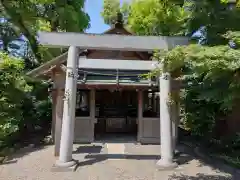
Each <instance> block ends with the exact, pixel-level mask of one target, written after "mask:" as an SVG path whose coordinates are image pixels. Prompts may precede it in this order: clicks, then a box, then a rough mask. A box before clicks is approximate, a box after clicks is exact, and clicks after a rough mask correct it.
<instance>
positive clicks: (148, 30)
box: [128, 0, 188, 36]
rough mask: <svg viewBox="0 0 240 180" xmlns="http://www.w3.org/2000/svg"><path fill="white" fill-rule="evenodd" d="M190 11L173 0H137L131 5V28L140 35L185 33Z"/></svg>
mask: <svg viewBox="0 0 240 180" xmlns="http://www.w3.org/2000/svg"><path fill="white" fill-rule="evenodd" d="M187 18H188V12H187V11H185V10H184V8H183V7H182V6H180V5H179V4H174V3H173V2H172V1H166V0H165V1H162V0H149V1H141V0H135V1H133V2H132V4H131V6H130V13H129V17H128V25H129V28H130V29H131V30H132V31H133V32H135V33H137V34H140V35H165V36H171V35H184V34H185V31H186V27H185V26H186V23H185V22H186V19H187Z"/></svg>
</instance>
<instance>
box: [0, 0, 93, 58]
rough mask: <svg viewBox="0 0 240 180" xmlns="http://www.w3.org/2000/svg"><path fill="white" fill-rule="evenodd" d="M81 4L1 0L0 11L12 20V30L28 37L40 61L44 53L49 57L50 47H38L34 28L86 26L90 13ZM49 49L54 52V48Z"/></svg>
mask: <svg viewBox="0 0 240 180" xmlns="http://www.w3.org/2000/svg"><path fill="white" fill-rule="evenodd" d="M83 6H84V0H73V1H69V0H66V1H65V0H64V1H63V0H24V1H17V0H7V1H6V0H1V1H0V9H1V14H0V15H1V16H2V17H4V18H5V19H6V20H7V21H8V22H10V23H11V24H12V30H13V31H14V33H15V34H17V35H18V36H19V35H24V36H25V37H26V38H27V40H28V41H29V44H30V47H31V50H32V51H33V53H34V55H35V56H36V57H37V59H38V60H39V61H40V60H41V59H43V58H45V56H47V57H48V58H49V51H47V52H46V49H45V48H40V49H39V45H38V41H37V32H38V31H39V30H44V31H71V32H82V31H84V30H85V29H86V28H88V27H89V16H88V15H87V14H86V13H85V12H84V11H83ZM55 51H56V50H55ZM59 52H60V51H59V50H58V51H57V53H59ZM51 53H53V56H55V55H56V53H55V52H54V50H53V52H50V54H51Z"/></svg>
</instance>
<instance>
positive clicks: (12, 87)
mask: <svg viewBox="0 0 240 180" xmlns="http://www.w3.org/2000/svg"><path fill="white" fill-rule="evenodd" d="M0 59H1V63H0V69H1V71H0V104H1V105H0V139H4V138H5V137H6V136H8V135H9V134H11V133H13V132H16V131H17V130H18V128H19V127H18V124H19V122H20V120H21V119H22V111H21V106H22V99H24V98H25V96H26V92H30V91H31V87H30V86H29V85H28V84H27V83H26V81H25V79H24V76H23V68H24V63H23V61H22V60H20V59H17V58H13V57H10V56H8V55H7V54H4V53H0Z"/></svg>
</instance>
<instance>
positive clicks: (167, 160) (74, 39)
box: [39, 32, 188, 169]
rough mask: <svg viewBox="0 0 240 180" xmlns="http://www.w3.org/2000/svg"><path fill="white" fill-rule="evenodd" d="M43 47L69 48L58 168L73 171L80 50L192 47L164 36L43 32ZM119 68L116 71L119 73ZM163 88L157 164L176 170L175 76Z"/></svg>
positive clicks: (162, 81) (165, 79)
mask: <svg viewBox="0 0 240 180" xmlns="http://www.w3.org/2000/svg"><path fill="white" fill-rule="evenodd" d="M39 41H40V44H42V45H45V46H50V47H52V46H55V47H56V46H57V47H69V50H68V58H67V72H66V83H65V99H64V107H63V121H62V132H61V142H60V154H59V159H58V160H57V162H56V166H58V167H66V168H70V167H73V166H75V165H76V162H75V161H74V160H73V158H72V147H73V136H74V122H75V106H76V89H77V75H78V68H79V67H81V60H79V57H78V52H79V49H94V50H124V51H145V52H152V51H153V50H158V49H159V50H161V49H164V50H169V49H172V48H174V47H175V46H177V45H186V44H188V38H186V37H162V36H126V35H109V34H104V35H96V34H95V35H93V34H83V33H67V32H59V33H56V32H52V33H49V32H40V33H39ZM117 68H118V67H116V69H117ZM159 84H160V85H159V88H160V144H161V150H160V152H161V159H160V160H159V161H158V162H157V165H158V166H159V167H160V168H163V169H164V168H174V167H176V166H177V164H175V163H174V162H173V152H174V148H175V147H174V145H173V144H172V122H171V113H170V108H169V94H170V91H171V74H170V73H169V72H164V73H162V75H161V76H160V77H159Z"/></svg>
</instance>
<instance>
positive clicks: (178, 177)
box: [0, 142, 233, 180]
mask: <svg viewBox="0 0 240 180" xmlns="http://www.w3.org/2000/svg"><path fill="white" fill-rule="evenodd" d="M53 149H54V148H53V146H46V147H43V148H39V149H34V148H25V149H22V150H21V151H19V152H18V153H16V154H15V155H14V156H13V157H12V158H11V159H9V161H7V162H6V163H5V164H3V165H0V180H77V179H81V180H228V179H229V180H230V179H233V178H231V177H230V174H226V173H224V172H223V170H216V169H214V168H212V167H211V166H210V165H207V164H203V163H201V162H200V160H198V159H196V158H194V157H193V156H191V155H188V154H181V156H179V157H178V163H179V164H180V165H179V167H178V168H177V169H175V170H173V171H159V170H157V167H156V161H157V160H158V159H159V151H160V146H159V145H138V144H134V143H133V142H130V143H121V142H120V143H111V142H109V143H94V144H87V145H74V154H73V156H74V158H75V159H76V160H78V161H79V166H78V167H77V169H76V171H75V172H53V171H52V166H53V164H54V162H55V160H56V159H55V157H54V156H53Z"/></svg>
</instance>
